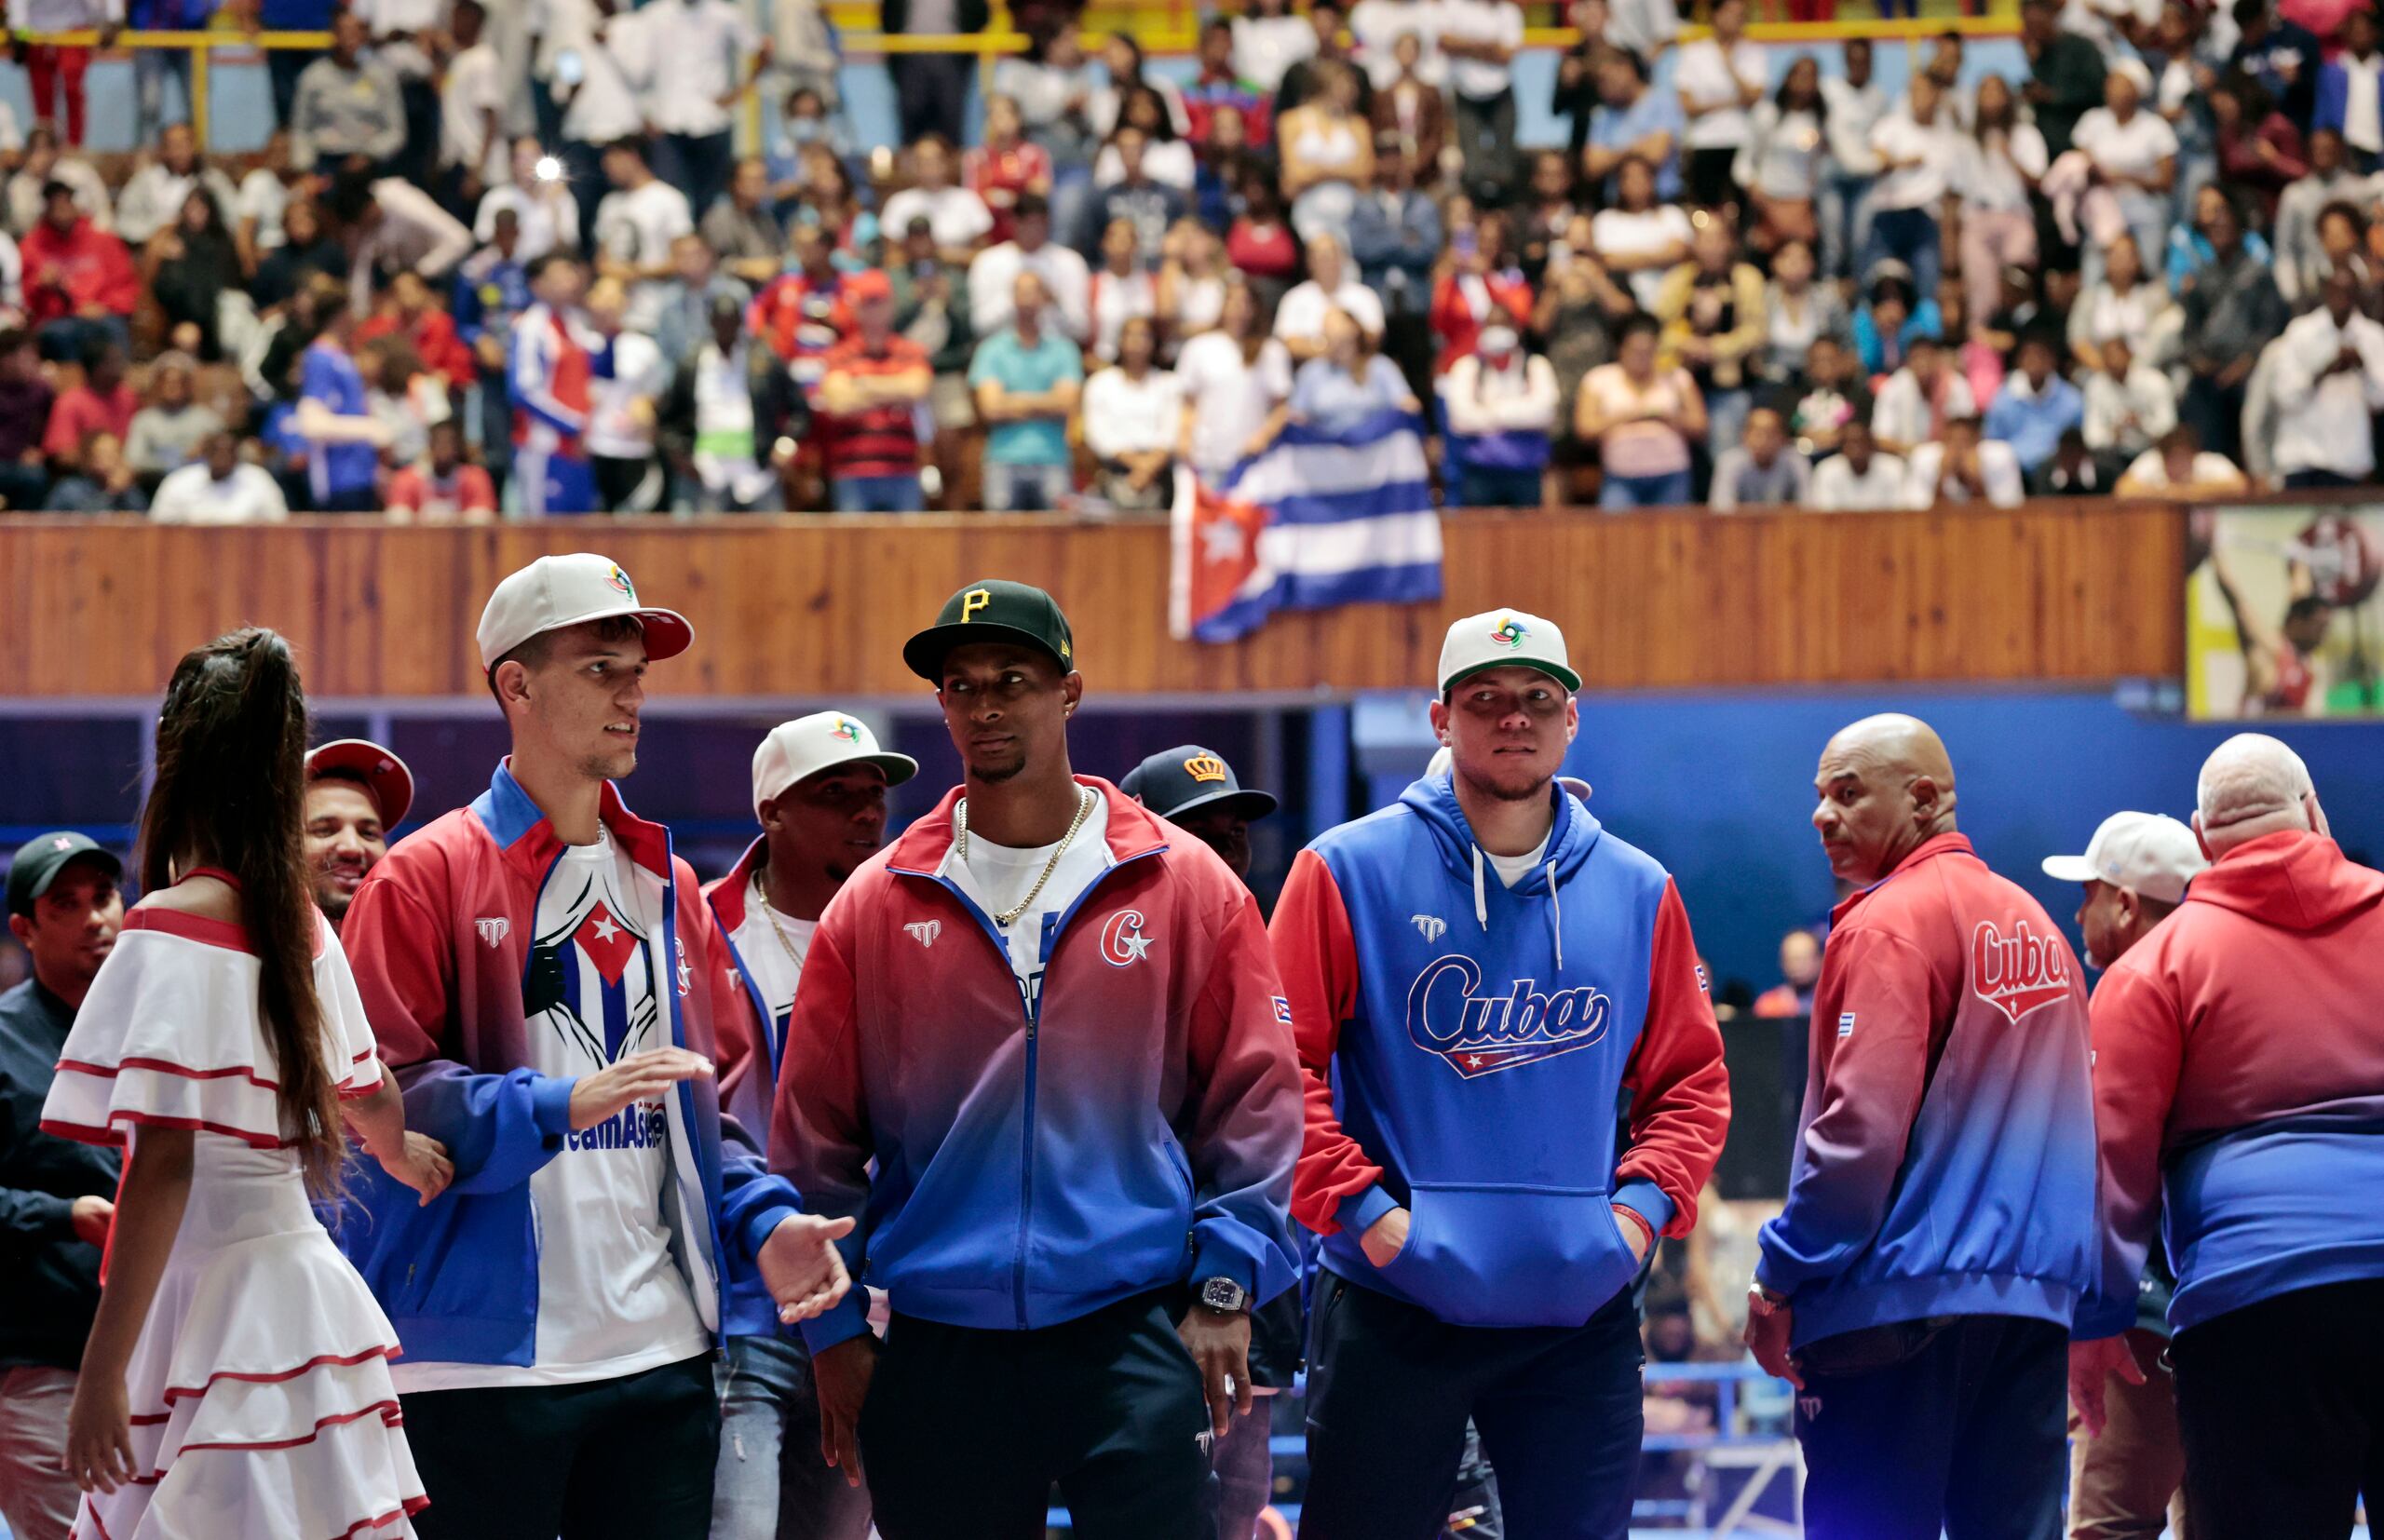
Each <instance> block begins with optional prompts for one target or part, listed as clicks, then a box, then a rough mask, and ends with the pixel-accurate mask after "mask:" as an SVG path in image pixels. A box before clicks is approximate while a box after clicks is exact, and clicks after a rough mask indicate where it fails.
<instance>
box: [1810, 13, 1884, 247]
mask: <svg viewBox="0 0 2384 1540" xmlns="http://www.w3.org/2000/svg"><path fill="white" fill-rule="evenodd" d="M1871 67H1872V60H1871V40H1870V39H1869V38H1867V37H1849V38H1848V39H1847V40H1846V56H1845V69H1846V73H1845V74H1843V75H1825V76H1823V77H1822V104H1823V105H1824V106H1826V107H1827V108H1828V109H1829V115H1828V118H1827V121H1826V123H1825V125H1824V127H1823V128H1822V134H1823V137H1824V140H1825V142H1826V143H1827V145H1828V148H1829V169H1828V170H1827V171H1826V172H1824V173H1823V174H1822V197H1821V223H1822V250H1821V259H1822V277H1830V278H1844V277H1857V276H1858V275H1856V274H1855V273H1854V272H1853V270H1852V267H1851V265H1850V263H1852V261H1853V258H1854V255H1855V253H1856V252H1859V251H1861V250H1863V247H1864V246H1865V245H1866V244H1867V243H1868V241H1869V239H1870V235H1871V184H1872V183H1873V182H1876V181H1877V180H1878V175H1879V155H1878V152H1877V151H1876V150H1874V149H1872V148H1871V130H1872V129H1873V128H1876V127H1878V124H1879V120H1880V119H1881V118H1883V117H1885V116H1886V115H1887V113H1888V93H1887V92H1886V91H1884V90H1881V89H1880V88H1879V84H1878V82H1877V81H1876V80H1874V79H1872V78H1871Z"/></svg>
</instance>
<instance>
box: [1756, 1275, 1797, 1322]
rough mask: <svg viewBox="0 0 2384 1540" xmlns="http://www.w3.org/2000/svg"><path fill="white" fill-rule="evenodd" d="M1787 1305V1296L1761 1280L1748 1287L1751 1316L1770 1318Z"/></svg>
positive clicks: (1758, 1279) (1757, 1279)
mask: <svg viewBox="0 0 2384 1540" xmlns="http://www.w3.org/2000/svg"><path fill="white" fill-rule="evenodd" d="M1787 1303H1788V1296H1787V1295H1785V1294H1783V1293H1781V1292H1780V1290H1777V1289H1773V1288H1771V1287H1769V1286H1768V1285H1767V1284H1766V1283H1765V1282H1764V1281H1763V1280H1762V1279H1761V1278H1756V1279H1755V1280H1754V1281H1753V1282H1752V1283H1749V1284H1748V1285H1747V1314H1749V1315H1751V1316H1768V1315H1770V1314H1771V1313H1772V1312H1773V1311H1775V1310H1779V1309H1781V1308H1782V1307H1784V1306H1785V1305H1786V1304H1787Z"/></svg>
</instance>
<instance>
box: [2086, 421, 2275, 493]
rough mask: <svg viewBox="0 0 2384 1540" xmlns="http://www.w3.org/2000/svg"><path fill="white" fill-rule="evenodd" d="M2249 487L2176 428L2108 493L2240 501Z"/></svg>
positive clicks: (2224, 460) (2228, 463)
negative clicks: (2233, 498) (2235, 499)
mask: <svg viewBox="0 0 2384 1540" xmlns="http://www.w3.org/2000/svg"><path fill="white" fill-rule="evenodd" d="M2251 490H2252V483H2251V482H2250V481H2249V480H2246V479H2245V478H2244V475H2243V473H2242V471H2241V470H2238V469H2237V468H2236V466H2235V462H2234V461H2232V460H2229V459H2228V457H2227V456H2225V455H2224V454H2217V453H2212V452H2210V451H2208V450H2205V449H2203V448H2202V447H2201V436H2200V435H2199V434H2197V433H2195V432H2194V430H2193V429H2192V428H2190V427H2188V426H2184V425H2183V424H2180V425H2178V426H2175V427H2173V428H2171V429H2170V430H2169V431H2168V433H2167V435H2166V436H2165V437H2163V438H2162V439H2161V441H2160V442H2159V443H2158V444H2155V445H2154V446H2153V447H2152V448H2150V449H2147V450H2146V451H2145V452H2144V453H2141V454H2139V455H2137V456H2136V457H2135V463H2134V464H2133V465H2132V466H2128V467H2127V473H2126V474H2125V475H2123V476H2121V477H2120V480H2119V485H2118V486H2117V487H2115V488H2113V489H2112V491H2113V493H2114V494H2115V495H2117V496H2120V497H2183V498H2186V499H2188V500H2189V501H2199V500H2201V499H2202V498H2208V497H2240V496H2242V494H2243V493H2247V492H2249V491H2251Z"/></svg>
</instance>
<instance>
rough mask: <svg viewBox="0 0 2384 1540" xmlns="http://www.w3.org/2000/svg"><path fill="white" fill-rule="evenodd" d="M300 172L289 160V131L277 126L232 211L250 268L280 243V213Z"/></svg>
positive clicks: (234, 232) (236, 236)
mask: <svg viewBox="0 0 2384 1540" xmlns="http://www.w3.org/2000/svg"><path fill="white" fill-rule="evenodd" d="M296 176H297V172H296V171H295V169H292V168H291V164H290V135H289V133H288V132H287V131H286V130H284V129H280V128H276V129H275V130H274V131H273V132H272V133H270V134H268V135H266V136H265V142H264V155H263V157H262V158H261V160H260V161H259V163H258V165H257V167H256V169H254V170H252V171H251V172H250V173H249V174H248V175H247V176H244V177H242V178H241V179H240V185H239V188H238V190H237V192H236V193H235V194H234V196H233V198H232V205H231V207H230V208H229V209H226V210H225V212H227V213H229V214H230V215H231V216H232V218H231V224H232V236H233V238H234V239H235V240H237V242H239V246H240V250H241V251H242V253H243V254H244V255H245V256H246V257H247V258H248V261H249V264H250V271H251V272H254V271H255V265H256V263H257V260H258V259H259V258H261V257H262V256H264V253H266V252H268V251H270V250H273V249H274V248H275V247H277V246H279V245H280V244H281V215H282V211H283V210H284V209H288V208H289V207H290V200H291V197H292V196H295V195H294V194H293V193H292V191H291V182H292V181H293V180H294V179H295V178H296Z"/></svg>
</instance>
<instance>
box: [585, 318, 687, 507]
mask: <svg viewBox="0 0 2384 1540" xmlns="http://www.w3.org/2000/svg"><path fill="white" fill-rule="evenodd" d="M586 307H587V313H588V324H589V327H590V328H591V329H593V331H595V333H596V335H597V336H598V337H600V338H603V340H604V342H605V343H606V344H609V346H610V349H611V352H612V368H611V370H610V371H599V372H598V373H597V374H596V375H595V376H594V377H593V378H592V379H590V380H589V382H588V430H587V432H586V433H585V434H584V435H582V437H581V442H582V443H583V444H585V445H586V446H587V450H588V458H589V465H590V466H592V467H593V468H594V470H595V472H596V495H597V497H598V498H599V499H600V501H599V502H598V504H597V506H598V507H603V508H607V509H610V510H611V511H612V512H615V513H649V512H652V511H653V510H654V509H655V508H656V507H657V506H659V505H660V503H661V501H662V493H663V477H662V467H661V466H660V464H659V463H658V462H657V460H656V459H655V455H654V430H655V426H656V423H657V420H658V418H659V414H660V413H659V408H660V406H661V401H662V393H663V392H664V391H665V390H667V389H669V388H670V385H671V366H670V365H669V364H667V363H665V362H664V361H663V358H662V349H661V348H660V347H658V346H657V345H656V344H655V341H654V339H653V338H652V337H650V336H648V335H647V334H645V333H644V332H643V331H633V330H631V329H630V327H629V326H628V324H627V317H628V312H629V289H628V286H627V285H625V284H623V283H622V282H621V281H620V280H619V279H618V278H616V277H602V278H598V279H597V280H596V281H595V282H594V283H592V284H590V285H589V287H588V299H587V305H586Z"/></svg>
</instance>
